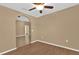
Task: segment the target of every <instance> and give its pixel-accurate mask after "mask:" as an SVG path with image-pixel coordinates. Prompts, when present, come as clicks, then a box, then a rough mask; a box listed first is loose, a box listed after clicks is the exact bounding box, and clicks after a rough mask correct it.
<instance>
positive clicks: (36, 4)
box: [29, 3, 54, 13]
mask: <svg viewBox="0 0 79 59" xmlns="http://www.w3.org/2000/svg"><path fill="white" fill-rule="evenodd" d="M33 4H34V6H33V8H31V9H29V11H32V10H34V9H38V10H39V12H40V13H42V11H43V8H46V9H53V8H54V7H53V6H45V5H44V4H45V3H33Z"/></svg>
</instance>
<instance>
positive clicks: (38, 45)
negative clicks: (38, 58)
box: [4, 41, 79, 55]
mask: <svg viewBox="0 0 79 59" xmlns="http://www.w3.org/2000/svg"><path fill="white" fill-rule="evenodd" d="M4 55H79V52H76V51H72V50H68V49H64V48H60V47H57V46H53V45H49V44H45V43H42V42H38V41H37V42H35V43H32V44H31V45H26V46H23V47H20V48H18V49H16V50H14V51H11V52H8V53H5V54H4Z"/></svg>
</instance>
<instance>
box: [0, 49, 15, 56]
mask: <svg viewBox="0 0 79 59" xmlns="http://www.w3.org/2000/svg"><path fill="white" fill-rule="evenodd" d="M15 49H16V48H13V49H10V50H7V51H4V52H1V53H0V55H3V54H5V53H8V52H10V51H13V50H15Z"/></svg>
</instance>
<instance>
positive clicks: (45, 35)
mask: <svg viewBox="0 0 79 59" xmlns="http://www.w3.org/2000/svg"><path fill="white" fill-rule="evenodd" d="M35 23H36V27H37V28H36V29H37V31H36V33H37V40H43V41H47V42H50V43H55V44H57V45H62V46H67V47H70V48H74V49H78V50H79V46H78V45H79V5H77V6H74V7H71V8H68V9H65V10H62V11H58V12H55V13H52V14H50V15H46V16H42V17H40V18H36V19H35ZM66 40H68V41H69V42H66Z"/></svg>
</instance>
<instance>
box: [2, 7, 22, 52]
mask: <svg viewBox="0 0 79 59" xmlns="http://www.w3.org/2000/svg"><path fill="white" fill-rule="evenodd" d="M19 14H20V13H18V12H16V11H13V10H10V9H8V8H5V7H2V6H0V52H3V51H6V50H9V49H13V48H16V17H17V16H18V15H19Z"/></svg>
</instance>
